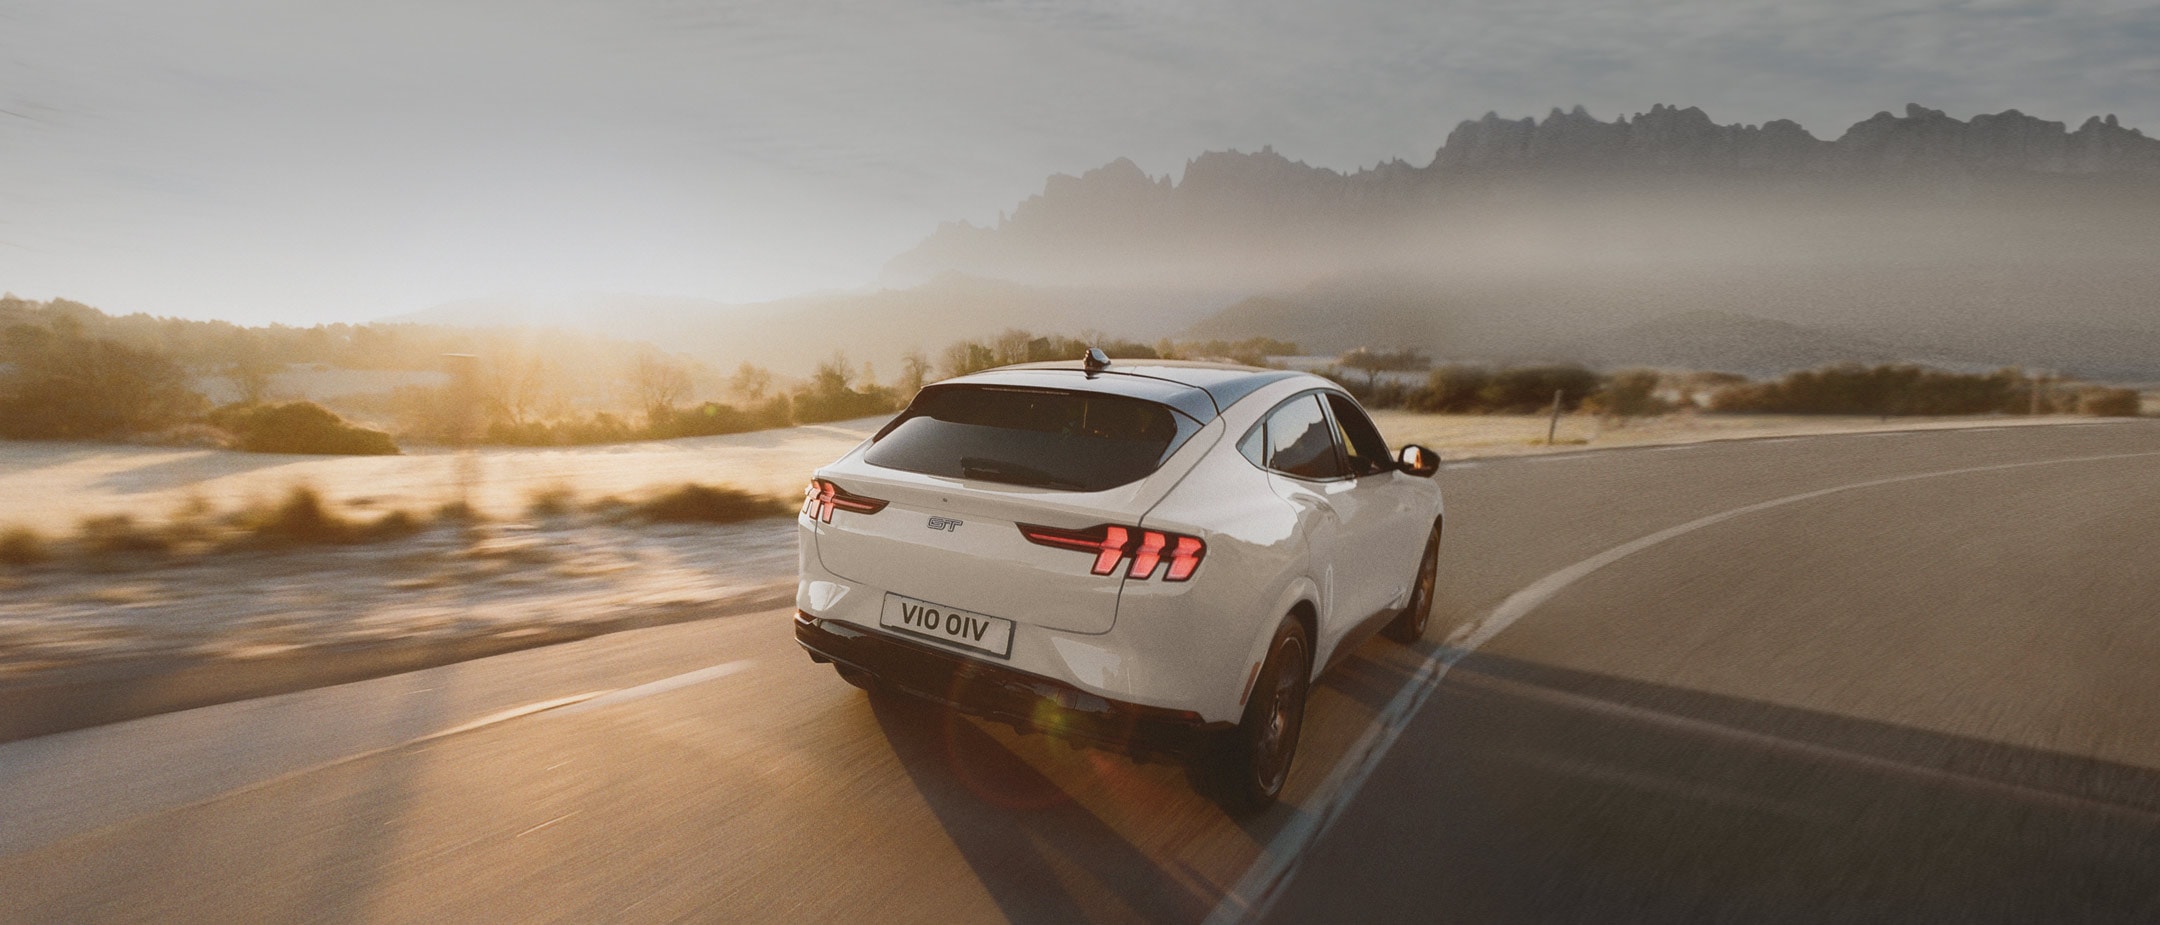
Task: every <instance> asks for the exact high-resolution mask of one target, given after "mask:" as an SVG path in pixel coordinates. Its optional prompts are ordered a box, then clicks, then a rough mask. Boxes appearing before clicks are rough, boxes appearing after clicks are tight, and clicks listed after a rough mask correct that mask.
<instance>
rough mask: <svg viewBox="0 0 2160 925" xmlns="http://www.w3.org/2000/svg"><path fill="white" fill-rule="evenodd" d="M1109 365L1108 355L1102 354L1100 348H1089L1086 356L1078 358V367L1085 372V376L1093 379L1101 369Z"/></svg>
mask: <svg viewBox="0 0 2160 925" xmlns="http://www.w3.org/2000/svg"><path fill="white" fill-rule="evenodd" d="M1109 365H1110V355H1109V354H1107V353H1104V352H1102V348H1101V347H1089V348H1088V349H1087V355H1086V356H1083V357H1081V358H1080V367H1081V368H1082V369H1085V370H1087V374H1088V376H1090V377H1093V376H1094V375H1095V374H1096V373H1099V372H1102V371H1103V368H1104V367H1107V366H1109Z"/></svg>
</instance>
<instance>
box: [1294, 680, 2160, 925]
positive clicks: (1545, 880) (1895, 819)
mask: <svg viewBox="0 0 2160 925" xmlns="http://www.w3.org/2000/svg"><path fill="white" fill-rule="evenodd" d="M1351 677H1352V679H1353V680H1352V684H1351V686H1352V687H1355V686H1357V685H1356V682H1355V678H1356V672H1354V671H1353V672H1352V674H1351ZM1435 910H1447V912H1448V916H1449V917H1450V918H1456V919H1459V920H1462V921H1524V920H1530V921H1586V920H1588V921H1703V920H1717V921H1884V920H1892V921H1960V922H1970V921H2026V922H2037V921H2046V922H2066V921H2145V922H2150V921H2160V772H2155V771H2153V770H2151V769H2147V768H2141V767H2133V766H2129V765H2124V764H2119V763H2114V762H2109V761H2103V760H2097V759H2093V758H2088V757H2082V756H2078V755H2073V754H2064V753H2060V752H2052V751H2045V750H2038V749H2032V748H2025V747H2021V746H2016V745H2008V744H2004V743H2000V742H1992V741H1986V740H1981V739H1974V738H1967V737H1961V736H1956V735H1948V734H1944V733H1939V732H1934V731H1930V730H1925V729H1917V728H1913V727H1908V726H1900V725H1895V724H1891V723H1883V722H1876V721H1871V720H1865V719H1858V718H1854V717H1849V716H1839V715H1833V714H1827V713H1821V712H1816V711H1811V710H1804V709H1796V708H1792V707H1787V706H1782V705H1778V704H1773V703H1768V702H1764V701H1758V700H1749V699H1743V698H1734V697H1726V696H1720V695H1716V694H1708V693H1703V692H1700V691H1692V690H1684V689H1679V688H1674V687H1669V686H1664V685H1659V684H1652V683H1646V682H1641V681H1634V680H1629V679H1624V678H1618V677H1613V676H1608V675H1600V674H1592V673H1585V672H1579V671H1571V670H1567V669H1562V668H1557V667H1553V666H1549V665H1542V664H1536V663H1532V662H1525V661H1519V660H1514V659H1509V658H1504V657H1497V656H1487V655H1474V656H1471V657H1469V658H1468V659H1465V660H1464V661H1463V662H1462V663H1461V664H1459V665H1458V666H1457V667H1456V668H1455V669H1454V670H1453V672H1451V673H1450V674H1449V675H1448V676H1447V678H1446V681H1445V683H1444V684H1443V686H1442V687H1441V689H1440V691H1439V692H1438V693H1437V694H1436V695H1435V697H1434V698H1433V700H1432V701H1431V702H1430V703H1429V704H1428V705H1427V707H1426V709H1425V710H1424V711H1423V713H1422V714H1421V715H1420V716H1419V717H1418V718H1417V719H1416V721H1415V722H1414V723H1413V727H1412V729H1411V730H1410V733H1409V734H1407V735H1406V736H1405V737H1404V738H1403V739H1402V740H1401V742H1400V743H1398V745H1397V746H1396V748H1395V750H1394V751H1393V752H1391V753H1390V754H1389V756H1388V759H1387V761H1386V763H1385V764H1384V765H1383V767H1382V768H1381V770H1380V771H1379V772H1378V773H1377V774H1376V775H1375V776H1374V777H1373V779H1372V780H1371V781H1370V782H1369V783H1368V784H1367V785H1366V787H1365V788H1364V789H1363V790H1362V791H1361V792H1360V794H1359V796H1358V799H1357V801H1356V802H1355V804H1354V805H1353V806H1352V807H1351V808H1350V809H1349V810H1348V811H1347V812H1346V814H1345V815H1344V817H1343V818H1342V819H1341V820H1340V821H1339V822H1338V823H1337V824H1336V825H1335V826H1334V828H1333V829H1331V831H1330V832H1329V834H1328V835H1327V836H1326V837H1325V838H1324V839H1323V840H1322V842H1321V843H1320V844H1319V845H1317V846H1315V848H1314V850H1312V851H1311V852H1308V854H1307V857H1306V861H1305V863H1304V864H1303V865H1302V866H1301V868H1300V871H1299V873H1298V875H1297V881H1296V882H1295V885H1294V887H1293V888H1292V890H1291V891H1290V893H1289V894H1288V895H1287V896H1285V897H1284V899H1283V901H1282V902H1281V903H1280V904H1279V905H1278V906H1277V907H1276V908H1275V909H1274V912H1273V915H1272V916H1271V919H1272V920H1274V921H1283V922H1302V921H1329V920H1352V919H1355V920H1372V921H1407V920H1411V919H1419V920H1423V919H1429V918H1431V917H1432V916H1433V915H1434V914H1435Z"/></svg>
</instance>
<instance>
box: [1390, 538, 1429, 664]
mask: <svg viewBox="0 0 2160 925" xmlns="http://www.w3.org/2000/svg"><path fill="white" fill-rule="evenodd" d="M1439 576H1440V525H1439V524H1437V523H1435V524H1433V528H1432V533H1431V534H1430V535H1429V536H1427V537H1426V539H1425V558H1423V559H1419V560H1418V570H1417V581H1416V583H1414V584H1412V585H1411V586H1410V606H1408V607H1406V608H1403V612H1402V613H1401V614H1399V615H1397V616H1396V617H1395V619H1394V620H1392V621H1390V622H1389V623H1388V625H1387V629H1385V630H1382V632H1384V633H1386V634H1387V638H1389V639H1393V640H1395V641H1396V642H1400V643H1404V644H1406V645H1407V644H1409V643H1413V642H1416V641H1418V640H1420V639H1423V638H1425V624H1426V623H1427V622H1429V621H1430V620H1431V619H1432V602H1433V587H1434V586H1435V585H1436V584H1438V582H1439Z"/></svg>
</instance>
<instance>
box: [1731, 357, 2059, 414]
mask: <svg viewBox="0 0 2160 925" xmlns="http://www.w3.org/2000/svg"><path fill="white" fill-rule="evenodd" d="M2031 396H2032V381H2031V380H2029V379H2027V378H2025V376H2024V375H2023V374H2022V373H2020V372H2018V371H2016V370H2007V369H2006V370H2002V371H1999V372H1995V373H1990V374H1987V375H1971V374H1965V373H1951V372H1944V371H1942V370H1938V369H1929V368H1927V367H1924V366H1913V365H1909V364H1899V365H1889V366H1861V365H1859V364H1856V363H1847V364H1843V365H1838V366H1826V367H1823V368H1821V369H1811V370H1803V371H1800V372H1794V373H1788V374H1786V376H1785V377H1784V378H1782V379H1779V380H1777V381H1775V382H1751V383H1744V384H1739V385H1732V386H1727V387H1725V388H1722V389H1719V390H1718V391H1717V392H1716V393H1714V394H1713V395H1712V396H1711V399H1710V408H1711V410H1713V411H1738V412H1764V413H1772V414H1856V415H1868V414H1872V415H1885V416H1887V415H1907V414H1919V415H1957V414H1990V413H2013V414H2023V413H2025V412H2026V411H2027V410H2029V409H2030V407H2031ZM2051 406H2052V402H2049V403H2044V404H2043V406H2042V407H2043V410H2047V409H2048V408H2050V407H2051Z"/></svg>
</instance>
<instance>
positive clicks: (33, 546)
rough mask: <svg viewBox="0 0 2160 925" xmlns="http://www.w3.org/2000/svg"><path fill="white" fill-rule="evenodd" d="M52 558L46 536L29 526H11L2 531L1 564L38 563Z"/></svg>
mask: <svg viewBox="0 0 2160 925" xmlns="http://www.w3.org/2000/svg"><path fill="white" fill-rule="evenodd" d="M51 558H52V550H51V549H49V548H47V547H46V546H45V538H44V537H41V536H39V535H38V534H37V531H35V530H32V529H30V528H29V527H9V528H8V529H7V530H6V531H4V532H0V565H36V564H38V563H40V562H44V561H46V560H48V559H51Z"/></svg>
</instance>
